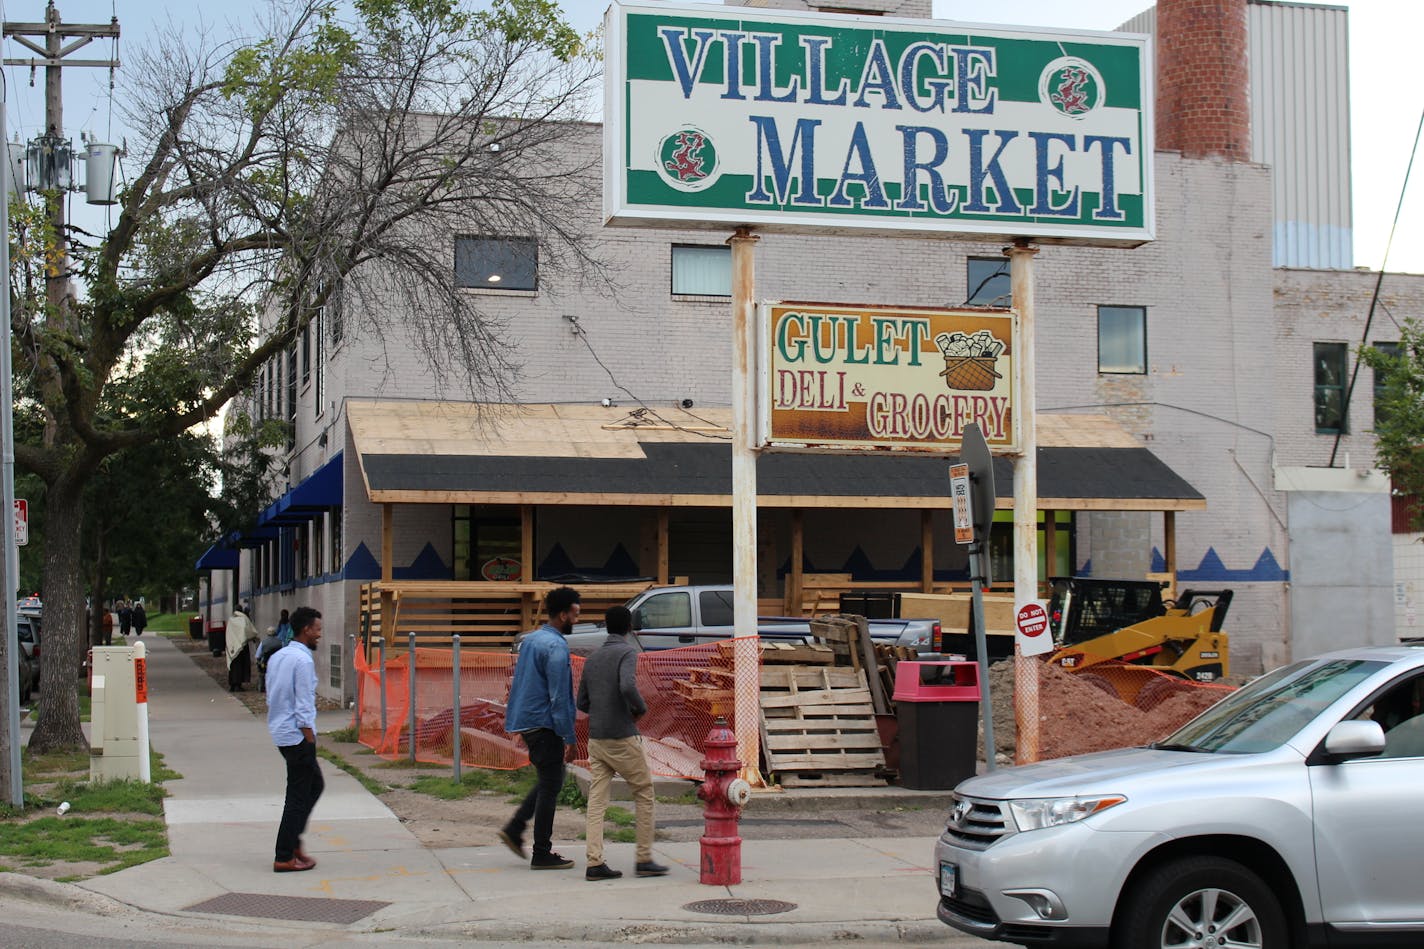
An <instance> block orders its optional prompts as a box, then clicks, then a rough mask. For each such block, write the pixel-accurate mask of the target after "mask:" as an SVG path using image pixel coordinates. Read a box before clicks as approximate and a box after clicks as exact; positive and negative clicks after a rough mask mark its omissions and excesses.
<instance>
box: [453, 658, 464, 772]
mask: <svg viewBox="0 0 1424 949" xmlns="http://www.w3.org/2000/svg"><path fill="white" fill-rule="evenodd" d="M450 665H451V666H452V667H454V669H455V681H454V682H452V683H450V707H451V710H452V711H453V712H454V716H455V721H454V722H452V723H451V729H452V731H451V734H452V735H453V736H454V738H455V742H454V744H455V753H454V755H452V757H453V758H454V759H455V765H454V767H455V774H454V777H455V783H456V784H459V783H460V765H461V761H460V759H461V758H462V757H464V751H465V736H464V735H463V734H461V733H460V673H461V671H463V670H462V669H461V667H460V634H459V633H456V634H455V635H454V636H452V637H451V638H450Z"/></svg>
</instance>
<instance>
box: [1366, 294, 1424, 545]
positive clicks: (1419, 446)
mask: <svg viewBox="0 0 1424 949" xmlns="http://www.w3.org/2000/svg"><path fill="white" fill-rule="evenodd" d="M1360 360H1361V361H1362V362H1364V363H1365V365H1367V366H1369V367H1370V368H1371V369H1373V370H1374V373H1375V379H1376V380H1377V382H1376V387H1375V388H1376V392H1377V394H1376V396H1375V429H1374V431H1375V453H1376V457H1377V458H1378V463H1379V466H1380V467H1381V468H1383V469H1384V470H1385V471H1387V472H1389V477H1390V481H1391V482H1393V484H1394V490H1395V491H1397V492H1398V493H1400V494H1403V495H1406V496H1408V497H1411V498H1424V326H1421V324H1420V323H1419V322H1418V321H1417V320H1414V319H1407V320H1405V321H1404V326H1403V327H1402V328H1401V330H1400V339H1399V346H1398V347H1397V348H1395V347H1391V348H1388V349H1384V348H1379V347H1375V346H1364V347H1361V349H1360ZM1381 383H1382V384H1381ZM1413 519H1414V520H1415V522H1416V526H1418V525H1419V524H1420V523H1424V508H1420V507H1418V506H1416V508H1415V513H1414V515H1413Z"/></svg>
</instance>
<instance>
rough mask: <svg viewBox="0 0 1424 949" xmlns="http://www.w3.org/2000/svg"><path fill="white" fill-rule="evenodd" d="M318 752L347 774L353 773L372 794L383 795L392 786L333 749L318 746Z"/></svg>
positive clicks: (352, 775)
mask: <svg viewBox="0 0 1424 949" xmlns="http://www.w3.org/2000/svg"><path fill="white" fill-rule="evenodd" d="M316 753H317V755H319V756H320V757H322V758H325V759H326V760H327V761H330V762H331V763H332V764H334V765H336V766H337V767H338V768H340V769H341V770H342V771H345V772H346V773H347V774H349V775H351V777H353V778H355V779H356V780H357V781H359V782H360V783H361V786H362V787H363V788H365V789H366V790H368V791H370V792H371V793H372V794H376V795H381V794H385V793H386V792H387V791H389V790H390V788H388V787H386V786H385V785H384V784H382V783H381V782H379V781H377V780H376V779H375V778H373V777H371V776H370V775H368V774H366V772H364V771H362V770H361V769H360V768H358V767H356V766H355V765H353V764H352V763H351V762H349V761H347V760H346V759H345V758H343V757H341V755H339V754H337V753H336V752H334V751H332V750H331V749H330V748H322V747H319V746H318V748H317V749H316Z"/></svg>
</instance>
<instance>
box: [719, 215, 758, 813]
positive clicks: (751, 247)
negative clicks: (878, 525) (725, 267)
mask: <svg viewBox="0 0 1424 949" xmlns="http://www.w3.org/2000/svg"><path fill="white" fill-rule="evenodd" d="M758 239H759V238H757V237H755V236H754V235H753V234H752V233H751V231H750V230H748V229H747V228H744V227H743V228H738V229H737V232H736V233H735V234H733V235H732V236H731V237H730V238H729V239H728V240H727V243H728V244H731V245H732V622H733V627H732V628H733V629H734V630H735V636H736V637H737V638H736V639H735V640H734V643H735V645H734V646H733V650H734V652H733V684H734V692H733V697H734V700H735V701H734V711H735V715H734V718H733V724H734V727H735V730H736V736H737V757H738V758H739V759H741V762H742V774H743V776H744V777H746V779H747V780H748V781H749V782H751V783H752V785H753V786H761V784H762V783H763V782H762V781H761V772H760V770H759V768H758V759H759V757H760V745H761V721H760V718H761V650H760V648H759V646H760V643H759V642H758V640H757V599H756V594H757V481H756V458H757V456H756V449H755V447H754V446H755V444H756V440H757V439H756V371H755V366H754V365H753V362H754V360H755V358H756V318H755V317H756V314H755V312H754V311H755V307H756V269H755V264H756V245H757V241H758Z"/></svg>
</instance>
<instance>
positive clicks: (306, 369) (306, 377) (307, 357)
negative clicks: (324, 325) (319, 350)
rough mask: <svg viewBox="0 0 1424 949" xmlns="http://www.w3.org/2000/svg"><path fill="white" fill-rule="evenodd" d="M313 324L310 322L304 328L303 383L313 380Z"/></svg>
mask: <svg viewBox="0 0 1424 949" xmlns="http://www.w3.org/2000/svg"><path fill="white" fill-rule="evenodd" d="M311 330H312V328H311V324H310V323H308V324H307V325H306V326H305V327H304V328H303V329H302V385H306V384H307V383H308V382H310V381H311V367H312V337H311Z"/></svg>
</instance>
